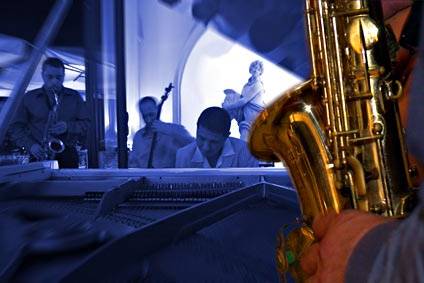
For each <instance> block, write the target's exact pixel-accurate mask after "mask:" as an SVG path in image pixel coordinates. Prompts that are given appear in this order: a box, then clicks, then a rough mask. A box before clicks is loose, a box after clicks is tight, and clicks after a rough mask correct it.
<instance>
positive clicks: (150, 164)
mask: <svg viewBox="0 0 424 283" xmlns="http://www.w3.org/2000/svg"><path fill="white" fill-rule="evenodd" d="M173 88H174V86H173V85H172V83H169V85H168V86H167V87H166V88H165V92H164V94H163V95H162V96H161V98H160V102H159V104H158V112H157V114H156V120H159V118H160V114H161V112H162V106H163V104H164V103H165V101H166V100H167V99H168V97H169V94H170V93H171V91H172V89H173ZM156 139H157V134H156V132H154V133H153V137H152V143H151V144H150V150H149V159H148V161H147V168H153V152H154V150H155V145H156Z"/></svg>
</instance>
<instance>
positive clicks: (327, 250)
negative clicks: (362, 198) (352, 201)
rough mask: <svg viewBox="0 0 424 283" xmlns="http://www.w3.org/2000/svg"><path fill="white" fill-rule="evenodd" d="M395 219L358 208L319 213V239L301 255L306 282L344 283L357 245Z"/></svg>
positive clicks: (317, 222) (316, 234)
mask: <svg viewBox="0 0 424 283" xmlns="http://www.w3.org/2000/svg"><path fill="white" fill-rule="evenodd" d="M391 221H395V220H393V219H390V218H387V217H382V216H378V215H374V214H369V213H365V212H360V211H356V210H346V211H343V212H341V213H340V214H336V213H335V212H330V213H328V214H326V215H319V216H318V217H316V218H315V220H314V223H313V225H312V229H313V230H314V235H315V237H316V239H317V242H316V243H314V244H313V245H312V246H310V247H309V248H308V249H307V250H306V251H305V252H304V254H303V255H302V256H301V259H300V265H301V267H302V269H303V271H304V272H305V273H306V282H334V283H338V282H344V280H345V278H344V275H345V273H346V268H347V265H348V261H349V257H350V256H351V254H352V252H353V250H354V248H355V246H356V245H357V243H358V242H359V241H360V239H361V238H362V237H363V236H364V235H365V234H366V233H367V232H369V231H370V230H372V229H373V228H374V227H376V226H378V225H380V224H383V223H387V222H391Z"/></svg>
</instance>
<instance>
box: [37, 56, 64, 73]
mask: <svg viewBox="0 0 424 283" xmlns="http://www.w3.org/2000/svg"><path fill="white" fill-rule="evenodd" d="M46 66H51V67H54V68H61V69H62V70H63V71H65V64H63V62H62V60H60V59H59V58H56V57H49V58H47V59H46V60H44V62H43V65H42V67H41V69H42V71H43V72H44V70H45V69H46Z"/></svg>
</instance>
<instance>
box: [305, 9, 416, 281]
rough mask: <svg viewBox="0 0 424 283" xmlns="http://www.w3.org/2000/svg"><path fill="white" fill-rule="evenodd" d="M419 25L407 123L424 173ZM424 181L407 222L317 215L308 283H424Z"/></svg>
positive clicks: (357, 214) (354, 213)
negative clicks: (416, 202)
mask: <svg viewBox="0 0 424 283" xmlns="http://www.w3.org/2000/svg"><path fill="white" fill-rule="evenodd" d="M386 2H388V4H392V2H389V1H386ZM393 2H394V1H393ZM404 2H408V1H404ZM418 2H419V1H416V2H415V3H414V4H416V7H414V6H412V9H414V8H415V9H416V10H419V9H421V17H422V16H423V15H424V9H423V6H424V5H422V3H421V5H418ZM384 4H385V2H383V5H384ZM383 7H384V6H383ZM418 13H419V12H418ZM419 26H420V37H419V39H420V48H418V50H417V49H415V50H413V51H412V52H411V50H410V51H409V53H411V54H417V53H418V56H419V59H418V62H417V63H415V69H414V76H413V79H414V81H413V83H412V89H411V91H410V92H409V95H408V100H409V111H408V114H409V118H408V121H407V122H404V124H406V125H407V141H408V148H409V151H410V153H411V154H413V155H414V157H415V159H416V161H417V167H418V168H417V169H418V171H421V170H423V169H424V166H423V164H424V145H423V138H424V127H423V121H424V109H423V88H422V84H423V79H424V22H423V21H421V24H420V25H419ZM415 28H418V27H417V26H416V27H415ZM400 51H402V50H400ZM404 51H405V50H404ZM417 51H418V52H417ZM411 77H412V76H409V79H411ZM407 83H408V82H407ZM403 117H405V115H404V116H403ZM420 177H421V185H420V189H419V197H420V200H419V205H418V206H417V207H416V208H415V210H414V211H413V213H412V214H411V215H410V216H409V217H408V218H407V219H405V220H401V221H399V220H393V219H388V218H385V217H381V216H377V215H372V214H369V213H364V212H359V211H343V212H342V213H340V214H336V213H332V212H330V213H327V214H326V215H321V216H318V217H317V218H316V219H315V221H314V224H313V230H314V232H315V236H316V237H317V239H318V241H317V242H316V243H315V244H313V245H312V246H311V247H310V248H309V249H308V250H307V251H306V252H305V253H304V255H303V256H302V259H301V266H302V268H303V270H304V271H305V272H306V273H307V274H308V279H307V282H348V283H350V282H424V265H423V262H424V261H423V260H424V186H423V182H422V176H420Z"/></svg>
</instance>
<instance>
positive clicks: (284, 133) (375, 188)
mask: <svg viewBox="0 0 424 283" xmlns="http://www.w3.org/2000/svg"><path fill="white" fill-rule="evenodd" d="M305 9H306V11H305V15H306V26H307V30H308V41H309V48H310V50H311V57H312V60H311V61H312V75H311V76H312V77H311V78H310V79H309V80H308V81H306V82H305V83H303V84H301V85H300V86H298V87H295V88H294V89H292V90H290V91H289V92H287V93H285V94H284V95H283V96H281V97H280V98H279V99H278V100H277V101H275V102H274V103H273V104H272V105H271V106H269V107H268V108H267V109H266V110H264V111H263V112H262V113H261V114H260V115H259V117H258V118H257V120H256V121H255V123H254V125H253V127H252V131H251V137H250V149H251V151H252V153H253V154H254V155H255V156H256V157H258V158H260V159H263V160H267V161H280V160H282V161H284V162H285V164H286V166H287V167H288V168H289V171H290V175H291V179H292V182H293V184H294V186H295V187H296V189H297V193H298V198H299V202H300V206H301V212H302V216H303V223H304V224H303V226H302V227H300V228H299V229H297V230H295V231H293V232H291V233H290V234H289V235H288V238H287V239H286V240H284V241H285V245H284V247H282V249H283V250H282V249H279V250H277V260H278V265H279V266H278V268H279V270H280V271H281V272H284V271H285V270H287V269H289V271H290V272H291V273H292V275H293V277H294V278H295V280H296V281H302V280H303V277H302V276H303V274H302V272H301V270H300V267H299V264H298V261H297V259H298V258H299V256H300V255H301V253H302V252H303V250H304V249H305V248H306V247H308V246H309V245H310V244H311V243H312V242H313V241H314V237H313V232H312V230H311V229H310V226H311V224H312V221H313V219H314V218H315V217H316V216H317V215H318V214H321V213H325V212H327V211H329V210H333V211H336V212H339V211H341V210H342V209H346V208H353V209H358V210H363V211H368V212H373V213H378V214H381V215H384V216H403V215H404V214H405V213H406V212H407V207H408V203H409V201H408V200H409V199H410V195H411V189H410V188H411V187H412V186H411V181H410V178H409V173H408V164H407V157H406V148H405V145H404V137H403V130H402V127H401V124H400V116H399V111H398V105H397V98H399V96H400V95H401V93H402V86H401V85H400V83H399V82H397V81H396V80H394V79H392V76H391V63H390V57H389V51H388V48H387V43H386V33H385V30H384V23H383V20H382V10H381V5H380V3H379V2H378V1H367V0H306V7H305Z"/></svg>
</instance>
